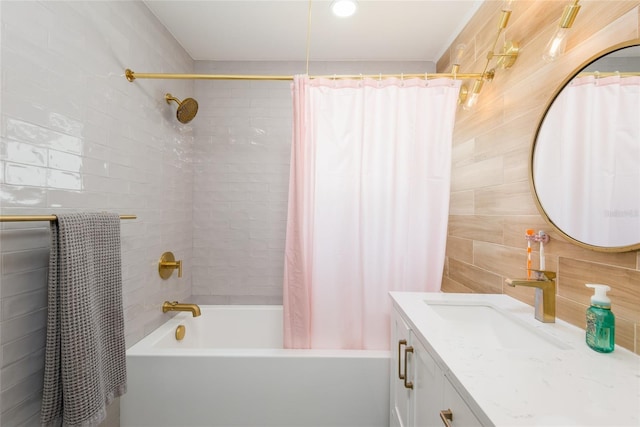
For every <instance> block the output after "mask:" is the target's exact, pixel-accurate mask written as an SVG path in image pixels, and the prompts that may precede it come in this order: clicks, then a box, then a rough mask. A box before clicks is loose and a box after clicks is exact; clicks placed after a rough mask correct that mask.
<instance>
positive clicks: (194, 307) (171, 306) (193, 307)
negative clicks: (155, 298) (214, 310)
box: [162, 301, 200, 317]
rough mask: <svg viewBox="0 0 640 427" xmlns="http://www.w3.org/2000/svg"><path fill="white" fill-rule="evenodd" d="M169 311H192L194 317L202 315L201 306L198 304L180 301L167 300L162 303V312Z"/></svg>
mask: <svg viewBox="0 0 640 427" xmlns="http://www.w3.org/2000/svg"><path fill="white" fill-rule="evenodd" d="M167 311H190V312H191V315H192V316H193V317H198V316H200V307H198V304H183V303H179V302H178V301H165V302H164V304H162V312H163V313H166V312H167Z"/></svg>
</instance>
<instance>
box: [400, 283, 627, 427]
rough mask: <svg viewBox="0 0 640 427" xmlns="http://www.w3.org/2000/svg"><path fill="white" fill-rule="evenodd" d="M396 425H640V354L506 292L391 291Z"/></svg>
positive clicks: (403, 426)
mask: <svg viewBox="0 0 640 427" xmlns="http://www.w3.org/2000/svg"><path fill="white" fill-rule="evenodd" d="M391 298H392V301H393V308H394V309H393V314H392V316H391V340H392V341H391V344H392V346H391V350H392V357H391V370H390V373H391V376H390V378H391V380H390V412H391V422H390V424H391V426H394V427H397V426H402V427H408V426H421V427H422V426H443V425H447V426H548V425H562V426H589V425H591V426H603V425H616V426H626V425H629V426H638V425H640V357H639V356H637V355H635V354H633V353H632V352H630V351H628V350H626V349H623V348H621V347H616V349H615V351H614V352H613V353H610V354H600V353H597V352H594V351H593V350H591V349H589V348H588V347H587V346H586V344H585V343H584V331H583V330H582V329H580V328H577V327H575V326H573V325H570V324H568V323H566V322H564V321H561V320H556V323H541V322H538V321H536V320H535V319H534V316H533V307H531V306H529V305H527V304H524V303H522V302H520V301H518V300H516V299H514V298H511V297H509V296H507V295H498V294H489V295H487V294H444V293H413V292H392V293H391Z"/></svg>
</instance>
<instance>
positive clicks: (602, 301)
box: [585, 283, 611, 308]
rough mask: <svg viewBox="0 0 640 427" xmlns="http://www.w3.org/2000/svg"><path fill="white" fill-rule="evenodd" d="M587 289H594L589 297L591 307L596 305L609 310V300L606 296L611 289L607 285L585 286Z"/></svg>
mask: <svg viewBox="0 0 640 427" xmlns="http://www.w3.org/2000/svg"><path fill="white" fill-rule="evenodd" d="M585 286H586V287H588V288H593V289H594V294H593V296H592V297H591V305H597V306H598V307H603V308H611V300H610V299H609V297H608V296H607V292H608V291H610V290H611V288H610V287H609V286H607V285H596V284H590V283H589V284H587V285H585Z"/></svg>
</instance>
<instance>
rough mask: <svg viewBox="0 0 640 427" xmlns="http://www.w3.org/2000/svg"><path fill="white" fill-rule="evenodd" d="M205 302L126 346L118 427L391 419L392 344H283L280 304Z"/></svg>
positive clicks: (350, 424)
mask: <svg viewBox="0 0 640 427" xmlns="http://www.w3.org/2000/svg"><path fill="white" fill-rule="evenodd" d="M201 309H202V316H200V317H196V318H193V317H191V315H190V314H189V313H180V314H178V315H177V316H176V317H174V318H172V319H171V320H169V321H167V322H166V323H165V324H164V325H162V326H161V327H160V328H158V329H157V330H155V331H154V332H152V333H151V334H150V335H148V336H147V337H145V338H144V339H143V340H141V341H140V342H139V343H137V344H136V345H134V346H133V347H131V348H130V349H129V350H128V351H127V377H128V381H127V383H128V391H127V393H126V394H125V395H124V396H123V397H122V398H121V407H120V412H121V414H120V415H121V425H122V426H123V427H137V426H153V427H161V426H171V427H187V426H261V427H262V426H278V427H284V426H296V427H302V426H318V427H320V426H322V427H329V426H345V427H356V426H363V427H365V426H366V427H374V426H388V423H389V411H388V407H389V391H388V387H389V352H386V351H360V350H287V349H283V348H282V307H281V306H201ZM178 325H184V326H185V327H186V335H185V338H184V339H183V340H182V341H177V340H176V338H175V330H176V328H177V327H178Z"/></svg>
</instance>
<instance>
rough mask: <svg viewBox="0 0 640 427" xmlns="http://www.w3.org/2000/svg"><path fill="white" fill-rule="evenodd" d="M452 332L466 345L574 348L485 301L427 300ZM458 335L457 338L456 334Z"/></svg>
mask: <svg viewBox="0 0 640 427" xmlns="http://www.w3.org/2000/svg"><path fill="white" fill-rule="evenodd" d="M425 303H426V304H427V305H428V306H429V307H430V308H431V309H432V310H433V311H434V312H435V313H436V314H437V315H438V316H439V317H441V318H442V319H443V320H445V321H446V322H447V325H448V326H449V327H450V328H451V329H450V330H452V331H456V333H457V332H458V331H459V332H460V339H464V340H465V341H466V342H467V343H471V344H473V343H476V344H478V345H482V346H491V347H493V348H504V349H538V350H540V349H555V350H567V349H570V348H571V347H570V346H568V345H566V344H565V343H563V342H562V341H560V340H558V339H556V338H555V337H553V336H551V335H549V334H547V333H545V332H544V331H541V330H539V329H538V328H536V327H534V326H533V325H529V324H527V323H525V322H524V321H522V320H521V319H517V318H516V317H514V316H512V315H510V314H509V313H507V312H505V311H503V310H501V309H499V308H497V307H494V306H492V305H490V304H487V303H482V302H475V301H469V302H461V301H455V302H453V301H452V302H445V301H425ZM456 336H457V335H456Z"/></svg>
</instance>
